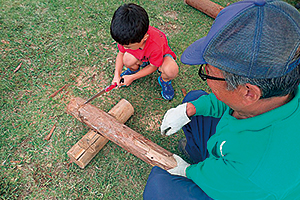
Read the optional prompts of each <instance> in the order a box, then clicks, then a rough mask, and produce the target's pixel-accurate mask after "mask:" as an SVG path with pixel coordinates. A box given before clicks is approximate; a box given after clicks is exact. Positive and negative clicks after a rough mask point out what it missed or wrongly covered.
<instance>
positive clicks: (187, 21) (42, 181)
mask: <svg viewBox="0 0 300 200" xmlns="http://www.w3.org/2000/svg"><path fill="white" fill-rule="evenodd" d="M125 2H126V3H129V2H130V1H120V0H119V1H118V0H110V1H104V0H98V1H96V0H85V1H82V0H77V1H74V0H64V1H59V0H46V1H38V0H22V1H21V0H0V5H1V6H0V7H1V8H0V36H1V37H0V56H1V59H0V91H1V99H0V116H1V118H0V131H1V136H0V198H1V199H113V200H116V199H126V200H129V199H142V193H143V189H144V187H145V184H146V181H147V177H148V174H149V173H150V170H151V166H150V165H148V164H147V163H145V162H143V161H141V160H140V159H138V158H137V157H135V156H134V155H132V154H130V153H128V152H126V151H125V150H123V149H122V148H120V147H119V146H117V145H115V144H114V143H112V142H109V143H108V144H106V146H105V147H104V148H103V149H102V150H101V151H100V152H99V154H98V155H97V156H96V157H95V158H94V159H93V160H92V161H91V162H90V163H89V165H88V166H87V167H86V168H85V169H81V168H79V167H78V166H77V165H76V164H74V163H70V160H69V158H68V156H67V151H68V150H69V149H70V148H71V147H72V146H73V145H74V144H75V143H76V142H77V141H78V140H79V139H80V138H81V137H82V136H83V135H85V134H86V133H87V131H88V130H89V129H88V127H87V126H85V125H84V124H82V123H81V122H79V121H77V120H76V119H75V118H74V117H72V116H70V115H68V114H67V113H66V105H67V104H68V102H69V101H70V99H71V98H73V97H81V98H84V99H88V98H89V97H91V96H92V95H94V94H95V93H97V92H98V91H100V90H101V89H102V88H104V87H105V86H107V85H108V84H109V83H110V82H111V81H112V78H113V72H114V64H115V56H116V54H117V46H116V44H115V43H114V41H113V39H112V38H111V36H110V33H109V26H110V20H111V17H112V15H113V13H114V11H115V10H116V9H117V8H118V7H119V6H120V5H122V4H123V3H125ZM131 2H134V3H137V4H139V5H141V6H143V7H144V8H145V9H146V11H147V12H148V14H149V17H150V25H152V26H155V27H157V28H159V29H161V30H162V31H163V32H165V34H166V35H167V37H168V40H169V45H170V46H171V48H172V49H173V50H174V51H175V53H176V54H177V55H178V58H180V55H181V54H182V52H183V51H184V50H185V48H186V47H188V46H189V45H190V44H191V43H192V42H193V41H195V40H197V39H199V38H201V37H203V36H205V35H206V34H207V32H208V30H209V28H210V26H211V24H212V22H213V19H212V18H210V17H208V16H207V15H205V14H203V13H201V12H200V11H198V10H196V9H194V8H192V7H190V6H188V5H186V4H184V3H183V0H171V1H170V0H134V1H131ZM215 2H216V3H218V4H220V5H222V6H226V5H227V3H233V2H234V0H229V1H224V0H219V1H215ZM289 2H290V3H292V4H295V3H296V2H295V1H294V2H293V1H289ZM177 62H178V65H179V66H180V73H179V75H178V77H177V78H176V79H175V80H174V81H173V87H174V89H175V98H174V99H173V100H172V101H170V102H168V101H166V100H163V99H162V97H161V95H160V91H161V88H160V86H159V85H158V83H157V77H158V73H153V74H151V75H149V76H147V77H144V78H142V79H140V80H137V81H135V82H134V83H133V84H132V85H130V86H129V87H126V88H121V89H116V90H113V91H111V92H109V93H107V94H105V95H103V96H101V97H99V98H97V99H95V100H94V101H93V102H92V104H94V105H96V106H97V107H98V108H100V109H102V110H104V111H106V112H108V111H109V110H110V109H111V108H112V107H113V106H114V105H115V104H116V103H118V102H119V101H120V100H121V99H122V98H125V99H126V100H128V101H129V102H130V103H131V104H132V105H133V107H134V108H135V114H134V115H133V116H132V117H131V118H130V120H129V121H127V123H126V125H127V126H129V127H130V128H131V129H133V130H135V131H136V132H138V133H140V134H142V135H144V136H145V137H147V138H149V139H151V140H152V141H153V142H155V143H157V144H159V145H160V146H162V147H164V148H165V149H167V150H169V151H171V152H173V153H176V154H179V155H181V154H180V153H179V152H178V150H177V142H178V140H179V139H180V138H182V137H183V136H184V134H183V132H182V131H180V132H179V133H177V134H175V135H173V136H169V137H163V136H161V135H160V123H161V120H162V118H163V115H164V113H165V112H166V111H167V110H168V109H170V108H172V107H175V106H177V105H178V104H180V102H181V101H182V99H183V93H182V89H185V90H186V91H187V92H188V91H191V90H195V89H203V90H206V91H208V92H209V89H208V87H207V86H206V84H205V83H203V82H201V81H200V78H199V77H198V76H197V71H198V67H197V66H194V67H191V66H187V65H183V64H182V63H181V62H180V60H179V59H177ZM65 85H67V86H66V87H65V88H64V89H63V90H62V91H60V92H59V93H57V94H56V95H55V96H54V97H50V96H51V95H52V94H53V93H54V92H56V91H58V90H59V89H60V88H62V87H63V86H65ZM53 127H55V129H54V131H53V133H52V137H51V139H50V140H45V139H44V137H45V136H46V135H48V134H49V133H50V130H51V129H52V128H53Z"/></svg>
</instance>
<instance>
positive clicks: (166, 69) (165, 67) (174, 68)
mask: <svg viewBox="0 0 300 200" xmlns="http://www.w3.org/2000/svg"><path fill="white" fill-rule="evenodd" d="M159 70H160V71H161V72H162V73H163V74H164V75H165V76H166V77H168V79H170V80H172V79H174V78H175V77H176V76H177V75H178V72H179V67H178V65H177V63H176V62H175V60H174V59H173V58H170V57H165V59H164V63H163V64H162V66H161V67H160V69H159Z"/></svg>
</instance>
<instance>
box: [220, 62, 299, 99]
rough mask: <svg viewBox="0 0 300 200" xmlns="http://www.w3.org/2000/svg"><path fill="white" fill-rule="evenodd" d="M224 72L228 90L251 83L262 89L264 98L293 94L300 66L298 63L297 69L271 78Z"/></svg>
mask: <svg viewBox="0 0 300 200" xmlns="http://www.w3.org/2000/svg"><path fill="white" fill-rule="evenodd" d="M223 74H224V77H225V80H226V82H227V85H228V87H227V89H228V90H234V89H236V88H237V87H238V86H239V85H244V84H246V83H250V84H251V85H256V86H258V87H259V88H260V89H261V91H262V96H261V99H264V98H271V97H278V96H285V95H287V94H292V93H293V92H294V91H295V90H296V89H297V87H298V85H299V79H300V66H299V65H298V66H297V67H296V68H295V69H293V70H292V71H290V72H289V73H287V74H286V75H284V76H282V77H277V78H271V79H254V78H246V77H243V76H239V75H235V74H232V73H229V72H225V71H223Z"/></svg>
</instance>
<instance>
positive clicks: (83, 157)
mask: <svg viewBox="0 0 300 200" xmlns="http://www.w3.org/2000/svg"><path fill="white" fill-rule="evenodd" d="M133 112H134V108H133V107H132V105H131V104H130V103H129V102H128V101H126V100H125V99H122V100H121V101H120V102H119V103H118V104H116V105H115V106H114V107H113V108H112V109H111V110H110V111H109V112H108V113H109V114H110V115H112V116H113V117H114V118H116V120H117V121H118V122H120V123H125V122H126V121H127V120H128V119H129V118H130V117H131V116H132V115H133ZM107 142H108V139H107V138H105V137H103V136H102V135H101V134H99V133H97V132H95V131H93V130H89V131H88V133H87V134H85V135H84V136H83V137H82V138H81V139H80V140H79V141H78V142H77V143H76V144H75V145H74V146H73V147H72V148H71V149H70V150H69V151H68V152H67V154H68V156H69V157H70V159H71V161H72V162H74V163H76V164H77V165H78V166H79V167H80V168H82V169H83V168H85V166H86V165H87V164H88V163H89V162H90V161H91V160H92V159H93V158H94V157H95V156H96V155H97V154H98V152H99V151H100V150H101V149H102V148H103V147H104V145H105V144H106V143H107Z"/></svg>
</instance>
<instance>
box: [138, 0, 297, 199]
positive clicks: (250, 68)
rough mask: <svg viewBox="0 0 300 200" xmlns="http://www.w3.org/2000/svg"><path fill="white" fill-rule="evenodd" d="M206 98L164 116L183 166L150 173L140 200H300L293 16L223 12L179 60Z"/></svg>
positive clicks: (270, 5) (265, 10)
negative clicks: (180, 135) (176, 136)
mask: <svg viewBox="0 0 300 200" xmlns="http://www.w3.org/2000/svg"><path fill="white" fill-rule="evenodd" d="M181 61H182V62H183V63H185V64H189V65H200V69H199V76H200V77H201V79H202V80H204V81H207V84H208V86H209V87H210V88H211V92H212V93H210V94H206V93H205V92H203V91H192V92H190V93H189V94H188V95H187V96H186V98H185V99H184V101H183V104H181V105H179V106H177V107H176V108H172V109H170V110H169V111H167V113H166V114H165V116H164V119H163V121H162V125H161V132H162V134H164V135H171V134H173V133H175V132H177V131H178V130H180V129H181V128H182V129H183V131H184V133H185V136H186V140H183V141H181V142H180V147H181V148H182V150H183V152H184V153H185V154H187V156H188V158H189V159H190V161H189V162H191V163H192V164H188V163H187V162H185V161H184V160H183V159H182V158H180V157H179V156H177V155H174V157H175V159H176V160H177V167H175V168H173V169H170V170H168V171H165V170H162V169H161V168H158V167H154V168H153V169H152V171H151V173H150V175H149V178H148V181H147V185H146V187H145V191H144V199H145V200H148V199H155V200H159V199H172V200H173V199H184V200H187V199H220V200H221V199H222V200H248V199H249V200H250V199H251V200H256V199H264V200H277V199H278V200H279V199H284V200H295V199H300V156H299V151H300V129H299V125H298V123H299V122H300V92H299V86H298V85H299V77H300V68H299V63H300V14H299V12H298V11H297V10H296V9H295V8H294V7H292V6H291V5H289V4H287V3H285V2H282V1H276V0H271V1H269V0H255V1H253V0H248V1H241V2H237V3H234V4H232V5H230V6H228V7H226V8H225V9H223V10H222V11H221V12H220V13H219V15H218V17H217V18H216V20H215V22H214V24H213V25H212V27H211V30H210V31H209V33H208V35H207V36H206V37H204V38H201V39H199V40H197V41H196V42H194V43H193V44H192V45H190V46H189V47H188V48H187V49H186V50H185V52H184V53H183V55H182V57H181Z"/></svg>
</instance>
